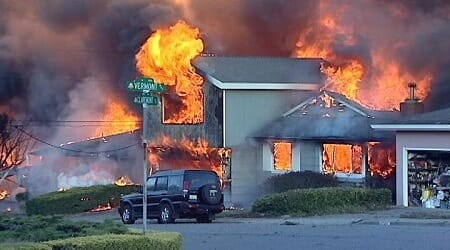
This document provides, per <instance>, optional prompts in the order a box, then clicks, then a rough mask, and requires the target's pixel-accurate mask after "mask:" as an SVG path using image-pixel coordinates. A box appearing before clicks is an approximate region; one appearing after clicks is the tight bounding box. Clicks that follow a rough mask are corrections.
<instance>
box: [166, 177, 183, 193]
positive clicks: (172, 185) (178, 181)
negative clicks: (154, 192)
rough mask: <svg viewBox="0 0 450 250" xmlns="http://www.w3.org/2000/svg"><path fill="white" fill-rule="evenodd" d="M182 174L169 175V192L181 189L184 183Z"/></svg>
mask: <svg viewBox="0 0 450 250" xmlns="http://www.w3.org/2000/svg"><path fill="white" fill-rule="evenodd" d="M182 182H183V176H182V175H173V176H169V193H176V192H179V191H181V189H182V185H183V183H182Z"/></svg>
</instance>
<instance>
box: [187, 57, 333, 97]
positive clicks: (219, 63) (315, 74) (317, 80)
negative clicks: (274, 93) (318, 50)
mask: <svg viewBox="0 0 450 250" xmlns="http://www.w3.org/2000/svg"><path fill="white" fill-rule="evenodd" d="M323 63H326V62H325V61H324V60H323V59H321V58H283V57H223V56H200V57H197V58H196V59H195V60H194V61H193V65H194V66H195V68H196V69H197V71H198V72H199V74H201V75H203V76H204V77H206V78H207V79H208V80H209V82H211V83H212V84H214V85H216V86H217V87H218V88H220V89H273V90H275V89H293V90H295V89H297V90H319V88H320V87H321V86H322V85H323V83H324V80H325V76H324V74H323V73H321V71H320V67H321V64H323Z"/></svg>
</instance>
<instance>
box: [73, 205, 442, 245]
mask: <svg viewBox="0 0 450 250" xmlns="http://www.w3.org/2000/svg"><path fill="white" fill-rule="evenodd" d="M401 213H404V212H403V210H398V211H397V210H389V211H384V212H375V213H368V214H359V215H336V216H318V217H308V218H273V219H265V218H260V219H257V218H244V219H242V218H217V219H216V220H215V221H214V222H213V223H211V224H199V223H196V222H195V220H177V221H176V223H175V224H167V225H160V224H157V223H156V220H148V224H147V227H148V230H158V231H175V232H180V233H181V234H182V235H183V237H184V248H185V249H187V250H191V249H208V250H209V249H227V250H229V249H233V250H235V249H236V250H239V249H246V250H247V249H250V250H251V249H258V250H264V249H277V250H281V249H314V250H316V249H333V250H337V249H365V250H370V249H405V250H406V249H408V250H414V249H417V250H424V249H433V250H438V249H450V241H449V240H448V239H449V235H450V220H449V219H445V220H440V219H437V220H423V219H402V218H400V217H399V215H400V214H401ZM105 218H109V219H113V220H114V221H116V222H117V223H121V221H120V218H119V215H118V214H117V211H110V212H106V213H98V214H92V213H90V214H86V215H79V216H77V217H76V218H74V219H77V220H86V219H87V220H90V221H103V220H104V219H105ZM130 227H132V228H137V229H142V220H138V221H136V224H134V225H130Z"/></svg>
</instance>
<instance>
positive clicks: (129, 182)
mask: <svg viewBox="0 0 450 250" xmlns="http://www.w3.org/2000/svg"><path fill="white" fill-rule="evenodd" d="M114 184H116V185H117V186H121V187H123V186H127V185H133V184H134V183H133V181H132V180H131V179H130V177H129V176H128V175H124V176H121V177H120V178H119V179H117V180H116V181H115V182H114Z"/></svg>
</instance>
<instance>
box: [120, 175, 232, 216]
mask: <svg viewBox="0 0 450 250" xmlns="http://www.w3.org/2000/svg"><path fill="white" fill-rule="evenodd" d="M147 194H148V196H147V197H148V198H147V217H148V218H153V219H158V223H172V222H174V221H175V219H176V218H196V219H197V222H204V223H210V222H211V221H212V220H213V219H214V218H215V214H217V213H220V212H222V211H223V210H224V205H223V194H222V190H221V188H220V180H219V177H218V176H217V174H216V173H215V172H214V171H208V170H164V171H160V172H157V173H155V174H153V175H152V176H150V177H149V178H148V179H147ZM142 200H143V195H142V189H141V190H139V191H138V192H137V193H132V194H128V195H124V196H122V197H121V198H120V207H119V214H120V217H121V218H122V221H123V223H125V224H133V223H134V222H135V220H136V219H139V218H142V217H143V212H142V208H143V206H142V203H143V202H142Z"/></svg>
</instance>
